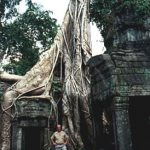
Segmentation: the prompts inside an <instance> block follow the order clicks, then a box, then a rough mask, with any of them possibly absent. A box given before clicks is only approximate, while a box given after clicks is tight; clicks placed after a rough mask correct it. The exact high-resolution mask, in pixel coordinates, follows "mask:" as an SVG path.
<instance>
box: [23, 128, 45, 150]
mask: <svg viewBox="0 0 150 150" xmlns="http://www.w3.org/2000/svg"><path fill="white" fill-rule="evenodd" d="M22 131H23V143H22V144H23V146H22V147H23V150H44V128H40V127H25V128H23V130H22Z"/></svg>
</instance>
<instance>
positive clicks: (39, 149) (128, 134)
mask: <svg viewBox="0 0 150 150" xmlns="http://www.w3.org/2000/svg"><path fill="white" fill-rule="evenodd" d="M115 28H116V32H115V34H114V36H113V42H112V47H111V46H110V47H111V48H109V50H107V53H105V54H102V55H98V56H95V57H93V58H91V59H90V60H89V62H88V64H87V66H88V67H89V70H90V74H91V97H92V111H93V118H94V122H95V126H94V128H95V131H96V132H95V137H96V140H95V150H149V149H150V142H149V139H150V109H149V107H150V51H149V49H150V43H149V39H150V31H149V28H150V18H147V19H145V22H144V24H142V25H140V26H139V24H138V23H135V22H134V15H133V14H132V12H130V13H129V12H124V13H123V14H121V15H120V16H116V19H115ZM50 110H51V105H50V103H49V102H48V101H47V100H42V101H41V100H39V99H36V100H30V101H27V100H24V99H22V100H19V101H18V102H16V106H15V112H16V113H17V114H16V116H17V117H16V118H15V119H14V120H13V122H12V137H11V149H12V150H31V149H32V150H46V149H47V148H46V145H47V144H48V141H47V139H48V138H47V136H48V135H49V127H53V125H50V124H51V123H54V122H55V120H51V118H49V114H50V112H49V111H50ZM104 113H105V117H106V120H107V121H108V122H107V124H106V125H105V124H104V123H103V114H104ZM35 139H36V140H35ZM35 141H36V142H35ZM37 141H38V142H37ZM27 146H28V147H27Z"/></svg>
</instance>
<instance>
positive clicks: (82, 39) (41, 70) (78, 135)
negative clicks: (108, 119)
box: [0, 0, 93, 150]
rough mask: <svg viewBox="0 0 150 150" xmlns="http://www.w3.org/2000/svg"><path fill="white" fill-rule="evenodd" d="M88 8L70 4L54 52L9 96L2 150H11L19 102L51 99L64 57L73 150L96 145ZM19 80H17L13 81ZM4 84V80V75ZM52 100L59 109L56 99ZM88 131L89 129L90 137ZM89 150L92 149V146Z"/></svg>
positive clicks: (80, 0)
mask: <svg viewBox="0 0 150 150" xmlns="http://www.w3.org/2000/svg"><path fill="white" fill-rule="evenodd" d="M88 4H89V1H88V0H70V3H69V7H68V10H67V12H66V15H65V17H64V22H63V24H62V26H61V29H60V31H59V32H58V34H57V36H56V37H55V40H54V44H53V45H52V47H51V48H50V50H49V51H47V52H45V53H44V54H43V55H42V56H41V59H40V61H39V62H38V63H37V64H36V65H35V66H34V67H33V68H32V69H31V70H30V71H29V72H27V73H26V75H25V76H24V77H21V78H20V79H19V81H18V82H16V83H15V84H14V85H13V86H12V87H11V88H9V89H8V90H7V92H6V93H5V96H4V101H3V103H2V106H3V111H4V115H3V116H2V120H3V124H2V125H3V126H2V134H1V137H2V139H3V142H2V143H1V146H0V149H2V150H10V128H9V127H10V125H11V122H10V121H11V117H12V116H11V115H13V114H11V107H12V106H13V104H14V103H15V101H16V100H19V99H20V98H22V97H23V96H24V94H26V93H30V94H31V93H32V95H33V94H34V95H35V96H34V98H35V97H36V95H37V96H38V97H39V96H40V97H41V98H42V97H48V98H50V97H51V96H50V93H51V85H52V80H53V71H54V68H55V66H56V62H57V60H58V56H59V54H60V53H61V54H62V56H63V60H64V66H65V70H64V71H65V78H64V93H63V114H64V117H63V127H64V128H65V129H66V130H67V131H68V134H69V137H70V143H71V147H72V149H73V150H79V149H80V148H82V147H84V146H85V145H84V142H86V143H89V145H90V144H92V137H93V135H92V122H91V118H90V110H89V97H88V96H89V79H88V74H87V71H86V67H85V65H86V62H87V60H88V59H89V58H90V57H91V49H90V42H89V36H90V35H89V20H88ZM15 77H16V76H13V79H14V78H15ZM3 78H4V77H3ZM0 80H2V75H1V76H0ZM3 80H4V79H3ZM5 80H7V79H5ZM37 93H38V94H37ZM39 93H40V95H39ZM29 97H31V96H29ZM50 100H51V103H52V105H53V106H54V109H56V108H55V102H54V101H53V98H51V99H50ZM84 129H86V135H85V131H84ZM89 145H88V146H89ZM87 149H90V150H91V149H92V148H91V147H90V146H89V147H88V148H87Z"/></svg>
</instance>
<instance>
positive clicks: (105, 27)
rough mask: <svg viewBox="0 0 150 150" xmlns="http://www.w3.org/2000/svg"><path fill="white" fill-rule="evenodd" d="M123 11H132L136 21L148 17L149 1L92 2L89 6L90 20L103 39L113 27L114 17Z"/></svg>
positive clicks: (98, 0)
mask: <svg viewBox="0 0 150 150" xmlns="http://www.w3.org/2000/svg"><path fill="white" fill-rule="evenodd" d="M125 9H128V10H132V11H133V12H134V15H135V18H137V19H138V21H142V20H144V17H147V16H150V0H120V1H119V0H118V2H116V0H92V2H91V5H90V12H91V20H92V21H93V22H95V23H96V24H97V26H98V28H99V29H100V30H101V32H102V36H103V37H104V39H106V38H107V34H108V31H109V29H110V28H112V27H113V23H114V15H115V14H116V13H117V14H120V13H123V12H124V10H125Z"/></svg>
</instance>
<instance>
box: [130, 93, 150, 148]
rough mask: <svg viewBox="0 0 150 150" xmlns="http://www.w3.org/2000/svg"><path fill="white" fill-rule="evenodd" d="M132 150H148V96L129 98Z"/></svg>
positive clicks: (149, 138) (149, 101)
mask: <svg viewBox="0 0 150 150" xmlns="http://www.w3.org/2000/svg"><path fill="white" fill-rule="evenodd" d="M129 116H130V124H131V137H132V144H133V150H150V96H139V97H138V96H136V97H130V101H129Z"/></svg>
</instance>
